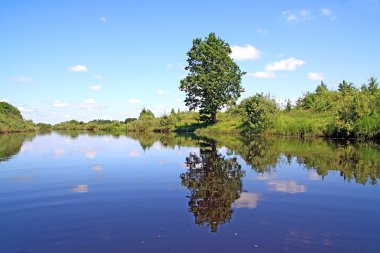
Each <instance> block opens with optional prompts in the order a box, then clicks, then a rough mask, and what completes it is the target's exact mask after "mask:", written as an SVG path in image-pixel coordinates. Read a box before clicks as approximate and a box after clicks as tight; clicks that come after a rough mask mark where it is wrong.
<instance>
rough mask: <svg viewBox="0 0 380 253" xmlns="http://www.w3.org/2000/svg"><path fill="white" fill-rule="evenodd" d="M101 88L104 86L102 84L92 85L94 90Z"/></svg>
mask: <svg viewBox="0 0 380 253" xmlns="http://www.w3.org/2000/svg"><path fill="white" fill-rule="evenodd" d="M101 88H102V86H101V85H100V84H95V85H93V86H90V89H91V90H94V91H99V90H100V89H101Z"/></svg>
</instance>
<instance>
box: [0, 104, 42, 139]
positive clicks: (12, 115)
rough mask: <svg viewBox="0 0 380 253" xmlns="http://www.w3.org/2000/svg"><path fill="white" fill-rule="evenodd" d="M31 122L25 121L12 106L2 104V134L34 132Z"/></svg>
mask: <svg viewBox="0 0 380 253" xmlns="http://www.w3.org/2000/svg"><path fill="white" fill-rule="evenodd" d="M34 130H36V126H35V125H34V123H33V122H32V121H31V120H24V119H23V118H22V116H21V113H20V111H19V110H18V109H17V108H16V107H14V106H13V105H11V104H8V103H5V102H0V133H11V132H25V131H34Z"/></svg>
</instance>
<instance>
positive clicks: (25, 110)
mask: <svg viewBox="0 0 380 253" xmlns="http://www.w3.org/2000/svg"><path fill="white" fill-rule="evenodd" d="M17 109H19V111H20V112H33V109H31V108H26V107H23V106H18V107H17Z"/></svg>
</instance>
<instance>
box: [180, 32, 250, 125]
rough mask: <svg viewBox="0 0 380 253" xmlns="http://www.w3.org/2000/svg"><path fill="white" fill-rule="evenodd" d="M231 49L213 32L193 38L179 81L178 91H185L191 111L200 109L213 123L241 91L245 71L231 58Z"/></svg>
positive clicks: (187, 104) (186, 100) (186, 101)
mask: <svg viewBox="0 0 380 253" xmlns="http://www.w3.org/2000/svg"><path fill="white" fill-rule="evenodd" d="M230 54H231V48H230V46H229V45H228V43H226V42H225V41H223V40H222V39H221V38H219V37H216V35H215V34H214V33H210V35H209V36H208V37H207V38H205V39H204V40H202V39H201V38H196V39H194V40H193V46H192V48H191V49H190V50H189V51H188V52H187V56H188V59H187V63H188V65H187V66H186V68H185V69H186V70H188V71H189V73H188V75H187V76H186V77H185V78H184V79H182V80H181V85H180V87H179V88H180V90H182V91H184V92H186V99H185V103H186V106H188V107H189V109H190V110H195V109H199V112H200V114H201V115H207V116H208V118H209V120H210V121H211V122H212V123H216V113H217V112H218V111H219V110H221V109H222V108H223V107H225V106H228V105H233V104H235V102H236V100H237V99H238V98H239V97H240V94H241V93H242V92H243V91H244V89H243V88H242V87H241V85H240V83H241V77H242V76H243V75H244V74H245V72H242V71H241V70H240V68H239V66H238V65H237V64H236V63H235V62H234V61H233V60H232V58H231V56H230Z"/></svg>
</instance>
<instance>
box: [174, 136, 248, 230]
mask: <svg viewBox="0 0 380 253" xmlns="http://www.w3.org/2000/svg"><path fill="white" fill-rule="evenodd" d="M186 167H187V168H188V171H187V172H186V173H183V174H181V175H180V177H181V181H182V185H183V186H185V187H187V188H188V189H189V190H190V193H191V195H190V197H189V198H190V200H189V202H188V205H189V211H190V212H192V213H193V214H194V217H195V223H196V224H198V225H207V226H210V228H211V231H212V232H217V231H218V226H219V225H220V224H224V223H227V222H230V220H231V215H232V212H233V210H232V209H231V206H232V204H233V203H234V201H235V200H237V199H238V198H239V197H240V194H241V192H242V180H241V178H242V177H243V175H244V172H243V171H242V169H241V166H240V165H239V164H238V162H237V159H236V158H226V157H225V156H223V155H222V154H220V153H219V152H218V151H217V149H216V142H215V141H207V142H206V143H203V142H201V149H200V155H197V154H196V153H190V155H189V156H188V157H187V158H186Z"/></svg>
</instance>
